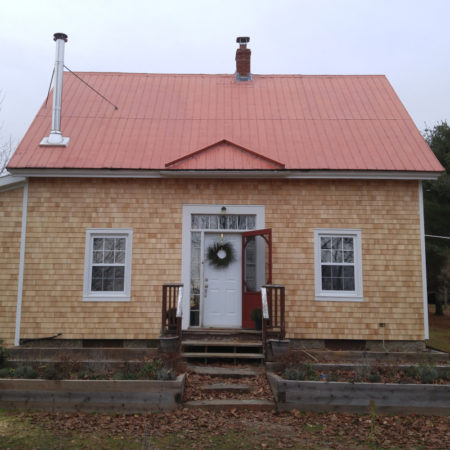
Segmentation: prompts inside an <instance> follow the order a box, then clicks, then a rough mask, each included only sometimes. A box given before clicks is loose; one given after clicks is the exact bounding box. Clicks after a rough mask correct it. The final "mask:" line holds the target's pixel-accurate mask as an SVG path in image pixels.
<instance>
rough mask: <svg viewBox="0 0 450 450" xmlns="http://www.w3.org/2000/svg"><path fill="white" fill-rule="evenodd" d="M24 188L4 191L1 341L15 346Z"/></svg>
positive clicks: (0, 210)
mask: <svg viewBox="0 0 450 450" xmlns="http://www.w3.org/2000/svg"><path fill="white" fill-rule="evenodd" d="M23 189H24V188H23V187H20V188H16V189H11V190H8V191H3V192H0V339H1V340H3V345H5V346H10V345H13V344H14V333H15V327H16V304H17V281H18V276H19V255H20V235H21V226H22V199H23Z"/></svg>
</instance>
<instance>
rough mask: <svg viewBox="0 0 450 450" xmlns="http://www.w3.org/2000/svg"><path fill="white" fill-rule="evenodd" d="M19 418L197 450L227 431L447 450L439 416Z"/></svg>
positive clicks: (276, 442) (338, 444) (194, 412)
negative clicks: (174, 440) (180, 442)
mask: <svg viewBox="0 0 450 450" xmlns="http://www.w3.org/2000/svg"><path fill="white" fill-rule="evenodd" d="M11 414H13V413H11ZM17 416H18V415H17ZM22 417H26V418H28V419H30V420H31V421H32V423H34V424H37V425H39V426H41V427H43V428H45V429H49V430H53V431H57V432H59V433H64V432H71V431H74V430H76V431H77V432H79V433H84V434H95V433H107V434H108V435H111V436H114V437H116V438H118V439H120V438H121V437H123V438H130V437H135V438H136V439H144V438H149V437H151V438H152V439H156V438H164V437H167V436H170V435H173V434H175V435H177V436H178V438H180V436H183V437H184V439H187V440H188V441H189V442H191V443H192V444H193V443H197V448H205V446H208V445H207V442H208V439H211V437H214V436H216V437H217V436H219V437H220V436H225V435H226V434H230V433H236V434H237V435H242V439H243V442H248V440H249V439H253V443H254V445H255V446H256V447H259V448H273V447H275V448H277V447H278V448H286V447H292V446H294V447H296V446H302V445H307V446H308V447H309V446H316V445H318V446H321V447H322V446H323V447H327V446H332V447H333V448H349V447H351V448H355V447H356V448H358V447H359V448H367V446H368V444H373V443H376V444H377V445H379V446H381V447H393V446H394V447H400V448H411V447H417V446H418V445H419V446H424V447H426V448H450V421H449V418H447V417H437V416H416V415H408V416H383V415H376V416H373V415H372V416H370V415H357V414H344V413H342V414H340V413H313V412H300V411H298V410H292V411H290V412H285V413H276V412H272V411H245V410H238V409H232V410H230V411H207V410H201V409H187V408H184V409H178V410H176V411H174V412H170V413H159V414H132V415H125V414H115V415H108V414H84V413H74V414H61V413H59V414H58V413H26V414H25V415H23V413H22ZM372 431H373V433H372ZM369 437H370V440H369ZM202 443H203V444H202ZM190 446H192V445H190ZM246 448H248V447H246Z"/></svg>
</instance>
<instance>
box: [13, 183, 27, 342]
mask: <svg viewBox="0 0 450 450" xmlns="http://www.w3.org/2000/svg"><path fill="white" fill-rule="evenodd" d="M27 209H28V183H25V185H24V189H23V199H22V229H21V234H20V259H19V280H18V282H17V307H16V332H15V336H14V345H15V346H16V347H17V346H18V345H20V323H21V320H22V294H23V273H24V268H25V243H26V233H27Z"/></svg>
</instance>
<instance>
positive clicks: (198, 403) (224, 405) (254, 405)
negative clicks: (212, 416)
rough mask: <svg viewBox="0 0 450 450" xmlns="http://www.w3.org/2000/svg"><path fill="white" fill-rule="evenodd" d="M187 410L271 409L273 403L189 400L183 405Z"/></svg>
mask: <svg viewBox="0 0 450 450" xmlns="http://www.w3.org/2000/svg"><path fill="white" fill-rule="evenodd" d="M183 405H184V406H185V407H187V408H210V409H215V408H217V409H219V408H220V409H228V408H229V409H231V408H236V409H240V408H242V409H266V410H267V409H273V408H275V403H274V402H273V401H272V400H264V399H246V400H241V399H224V400H220V399H215V400H191V401H188V402H185V403H184V404H183Z"/></svg>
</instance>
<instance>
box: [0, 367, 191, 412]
mask: <svg viewBox="0 0 450 450" xmlns="http://www.w3.org/2000/svg"><path fill="white" fill-rule="evenodd" d="M184 382H185V376H184V374H183V375H179V376H178V377H177V378H176V379H175V380H171V381H161V380H40V379H37V380H30V379H0V408H27V409H37V410H45V411H116V412H143V411H158V410H170V409H175V408H177V407H178V406H179V404H180V403H181V401H182V398H183V391H184Z"/></svg>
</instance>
